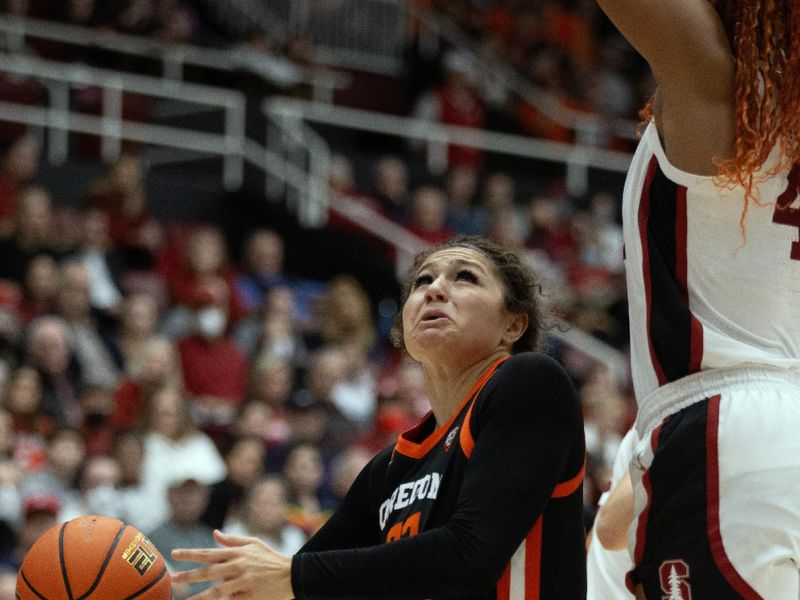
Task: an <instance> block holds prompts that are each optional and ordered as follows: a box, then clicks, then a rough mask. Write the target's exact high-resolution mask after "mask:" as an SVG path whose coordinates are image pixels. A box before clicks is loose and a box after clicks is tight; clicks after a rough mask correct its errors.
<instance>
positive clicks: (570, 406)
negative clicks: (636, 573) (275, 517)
mask: <svg viewBox="0 0 800 600" xmlns="http://www.w3.org/2000/svg"><path fill="white" fill-rule="evenodd" d="M537 289H538V288H537V285H536V281H535V279H534V278H533V275H532V274H531V273H530V271H528V270H527V268H526V267H525V266H523V264H522V263H520V261H519V259H518V258H517V256H516V255H514V254H512V253H510V252H505V251H503V250H501V249H500V248H499V247H497V246H496V245H494V244H492V243H491V242H488V241H486V240H483V239H482V238H458V239H456V240H453V241H451V242H447V243H444V244H441V245H438V246H435V247H433V248H432V249H429V250H426V251H424V252H423V253H421V254H420V255H419V256H418V257H417V259H416V262H415V264H414V266H413V267H412V269H411V276H410V278H409V280H408V283H407V285H406V287H405V290H404V293H403V295H402V309H401V314H400V318H399V327H396V334H395V336H396V339H397V342H398V344H400V345H402V346H403V347H404V348H405V349H406V350H407V351H408V353H409V354H410V355H411V357H412V358H414V359H415V360H417V361H419V362H420V363H421V364H422V366H423V368H424V371H425V381H426V386H427V391H428V394H429V397H430V399H431V405H432V408H433V410H432V412H431V413H430V414H429V415H428V416H427V417H425V418H424V419H423V421H422V422H421V423H420V424H419V425H418V426H417V427H415V428H414V429H412V430H410V431H408V432H406V433H404V434H403V435H401V436H400V438H399V439H398V441H397V443H396V444H395V445H394V446H393V447H389V448H387V449H386V450H384V451H382V452H380V453H379V454H378V455H377V456H376V457H375V458H374V459H373V460H372V461H371V462H370V463H369V464H368V465H367V467H366V468H365V469H364V470H363V471H362V472H361V474H360V475H359V476H358V478H357V480H356V481H355V483H354V484H353V486H352V488H351V489H350V491H349V492H348V494H347V496H346V497H345V499H344V501H343V503H342V505H341V507H340V508H339V510H338V511H337V512H336V513H335V514H334V515H333V516H332V517H331V519H330V520H329V521H328V522H327V524H326V525H325V526H323V527H322V529H321V530H320V531H319V532H318V533H317V534H316V535H315V536H314V537H313V538H312V539H311V540H310V541H309V542H308V544H307V545H306V546H305V547H304V548H303V550H301V552H300V553H299V554H297V555H295V556H294V557H293V558H286V557H283V556H280V555H278V554H276V553H274V552H273V551H272V550H270V549H269V548H268V547H266V546H265V545H264V544H261V543H259V542H258V541H256V540H253V539H250V538H241V537H234V536H226V535H221V534H218V535H217V541H218V542H219V543H220V544H222V545H223V546H224V548H219V549H206V550H181V551H177V552H175V553H174V556H175V558H180V559H189V560H197V561H201V562H206V563H209V565H208V566H206V567H201V568H199V569H197V570H195V571H188V572H185V573H181V574H178V575H176V576H175V580H176V581H179V582H192V581H200V580H209V579H214V580H218V581H219V583H216V584H215V585H214V586H212V588H210V589H209V590H208V591H207V592H204V593H203V594H199V595H197V596H195V597H194V599H195V600H201V599H206V598H218V597H232V596H234V595H235V596H236V597H237V598H238V597H243V598H256V597H258V598H262V599H265V600H284V599H288V598H293V597H294V598H444V597H447V598H462V599H466V598H470V599H475V600H478V599H481V600H482V599H490V598H491V599H501V598H502V599H507V598H519V599H532V598H539V599H541V600H555V599H563V600H578V599H582V598H585V594H586V576H585V556H584V550H583V542H584V531H583V522H582V504H583V501H582V480H583V472H584V452H585V450H584V439H583V424H582V420H581V415H580V408H579V405H578V400H577V396H576V392H575V390H574V388H573V386H572V384H571V382H570V380H569V378H568V376H567V375H566V372H565V371H564V370H563V369H562V368H561V367H560V366H559V365H558V364H557V363H556V362H555V361H553V360H552V359H550V358H548V357H547V356H545V355H543V354H537V353H533V352H529V351H527V350H530V349H532V348H533V347H534V345H535V342H536V339H537V337H538V335H539V332H540V327H541V321H540V315H539V308H538V291H537Z"/></svg>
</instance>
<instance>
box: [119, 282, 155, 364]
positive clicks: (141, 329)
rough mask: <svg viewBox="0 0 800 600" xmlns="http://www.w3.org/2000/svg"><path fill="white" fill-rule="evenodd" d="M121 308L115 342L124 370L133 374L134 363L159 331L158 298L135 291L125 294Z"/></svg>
mask: <svg viewBox="0 0 800 600" xmlns="http://www.w3.org/2000/svg"><path fill="white" fill-rule="evenodd" d="M121 309H122V310H121V313H120V321H119V327H118V329H117V332H116V336H115V339H114V344H115V346H116V350H117V352H118V354H119V356H120V358H121V359H122V364H123V366H124V369H123V370H124V371H125V372H127V373H128V374H131V371H132V369H133V363H134V362H135V361H136V360H137V358H138V357H139V355H140V354H141V353H142V352H143V351H144V348H145V346H147V344H148V343H149V342H150V341H151V340H152V339H153V337H154V336H155V335H156V333H157V331H158V324H159V309H158V300H157V299H156V297H155V296H153V294H151V293H148V292H144V291H142V292H133V293H131V294H128V295H127V296H125V298H124V299H123V301H122V305H121Z"/></svg>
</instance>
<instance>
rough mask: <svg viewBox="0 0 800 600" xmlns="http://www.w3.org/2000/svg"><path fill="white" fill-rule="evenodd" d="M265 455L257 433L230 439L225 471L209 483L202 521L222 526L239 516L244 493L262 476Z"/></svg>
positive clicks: (261, 441)
mask: <svg viewBox="0 0 800 600" xmlns="http://www.w3.org/2000/svg"><path fill="white" fill-rule="evenodd" d="M265 459H266V449H265V446H264V441H263V440H262V439H261V438H260V437H257V436H254V435H240V436H239V437H237V438H235V439H234V440H233V442H232V443H231V446H230V449H229V450H228V452H227V454H226V455H225V465H226V467H227V475H226V477H225V479H223V480H222V481H219V482H217V483H215V484H214V485H212V486H211V491H210V496H209V501H208V505H207V507H206V510H205V512H204V514H203V517H202V521H203V523H205V524H206V525H208V526H209V527H211V528H213V529H222V528H223V527H224V526H225V525H226V523H234V522H237V521H241V520H242V518H243V514H242V513H243V504H244V499H245V496H246V495H247V493H248V491H249V490H250V488H251V487H252V486H253V484H255V483H256V482H257V481H258V480H260V479H261V478H262V477H263V476H264V462H265Z"/></svg>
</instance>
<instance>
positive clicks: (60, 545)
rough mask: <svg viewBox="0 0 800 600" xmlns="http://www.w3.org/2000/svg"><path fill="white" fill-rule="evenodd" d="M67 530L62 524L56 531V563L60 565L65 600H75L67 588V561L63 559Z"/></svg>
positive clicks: (65, 525) (70, 590)
mask: <svg viewBox="0 0 800 600" xmlns="http://www.w3.org/2000/svg"><path fill="white" fill-rule="evenodd" d="M66 528H67V524H66V523H64V524H63V525H62V526H61V529H59V530H58V562H59V563H61V576H62V579H63V580H64V587H65V588H66V589H67V598H69V600H75V598H74V597H73V595H72V589H71V588H70V586H69V576H68V575H67V561H66V559H65V558H64V531H65V530H66Z"/></svg>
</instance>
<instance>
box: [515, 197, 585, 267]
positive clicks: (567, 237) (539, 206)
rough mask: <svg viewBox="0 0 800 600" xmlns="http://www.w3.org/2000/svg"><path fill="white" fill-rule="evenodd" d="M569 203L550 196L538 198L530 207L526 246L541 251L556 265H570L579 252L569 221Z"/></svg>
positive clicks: (531, 202)
mask: <svg viewBox="0 0 800 600" xmlns="http://www.w3.org/2000/svg"><path fill="white" fill-rule="evenodd" d="M567 204H568V203H567V202H566V201H562V202H559V200H557V199H555V198H552V197H550V196H536V197H535V198H533V199H532V200H531V201H530V204H529V205H528V216H529V219H530V220H529V227H528V239H527V243H526V245H527V246H528V247H529V248H534V249H541V250H543V251H544V252H545V253H546V254H547V256H548V257H549V258H550V259H551V260H553V261H554V262H556V263H560V264H564V265H566V264H570V263H571V262H573V260H574V256H575V253H576V252H577V248H576V243H575V240H574V239H573V237H572V231H571V229H570V226H569V222H568V220H567V214H566V213H567V212H568V210H569V209H568V208H567V206H565V205H567Z"/></svg>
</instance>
